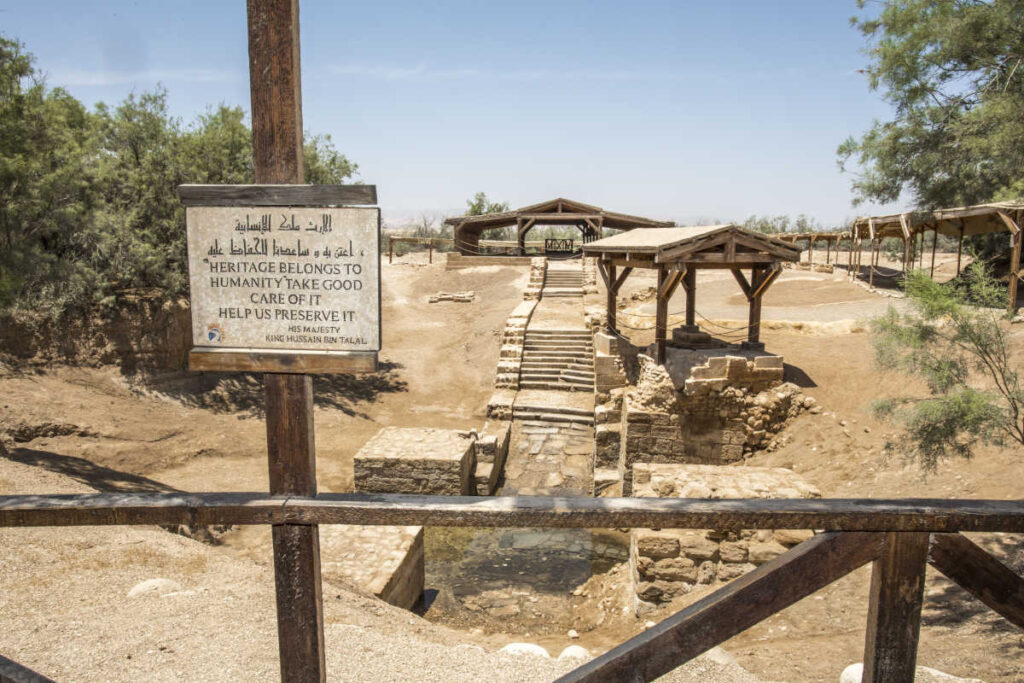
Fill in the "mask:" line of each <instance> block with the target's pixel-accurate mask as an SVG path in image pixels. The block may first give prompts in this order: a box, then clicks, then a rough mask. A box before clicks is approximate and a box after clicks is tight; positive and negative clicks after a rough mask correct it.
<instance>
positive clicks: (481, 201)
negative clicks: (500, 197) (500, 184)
mask: <svg viewBox="0 0 1024 683" xmlns="http://www.w3.org/2000/svg"><path fill="white" fill-rule="evenodd" d="M502 211H508V202H492V201H491V200H490V199H488V198H487V193H486V192H477V193H476V194H475V195H473V198H472V199H468V200H466V213H465V215H466V216H482V215H483V214H485V213H501V212H502Z"/></svg>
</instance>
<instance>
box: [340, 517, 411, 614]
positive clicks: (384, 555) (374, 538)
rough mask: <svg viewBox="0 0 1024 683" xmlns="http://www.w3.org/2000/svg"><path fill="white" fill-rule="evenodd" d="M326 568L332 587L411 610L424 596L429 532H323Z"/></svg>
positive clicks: (358, 529) (369, 528)
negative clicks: (341, 585) (338, 584)
mask: <svg viewBox="0 0 1024 683" xmlns="http://www.w3.org/2000/svg"><path fill="white" fill-rule="evenodd" d="M320 566H321V568H322V572H323V577H324V579H326V580H328V581H337V582H343V583H349V584H352V585H354V586H357V587H359V588H361V589H362V590H365V591H366V592H368V593H371V594H373V595H375V596H377V597H378V598H380V599H381V600H384V601H385V602H387V603H390V604H392V605H395V606H397V607H402V608H404V609H411V608H412V607H413V606H414V605H415V604H416V602H417V601H418V600H419V599H420V596H421V595H422V594H423V584H424V560H423V527H419V526H404V527H403V526H359V525H341V524H337V525H334V524H332V525H324V526H321V527H320Z"/></svg>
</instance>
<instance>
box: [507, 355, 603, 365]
mask: <svg viewBox="0 0 1024 683" xmlns="http://www.w3.org/2000/svg"><path fill="white" fill-rule="evenodd" d="M523 362H524V363H572V362H576V363H583V364H586V365H587V366H588V367H589V366H590V365H592V364H593V363H592V357H591V355H590V354H589V353H570V352H568V351H550V352H549V351H527V352H525V353H524V354H523Z"/></svg>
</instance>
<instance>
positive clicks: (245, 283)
mask: <svg viewBox="0 0 1024 683" xmlns="http://www.w3.org/2000/svg"><path fill="white" fill-rule="evenodd" d="M179 194H180V196H181V198H182V201H183V202H184V203H185V204H186V212H185V220H186V227H187V233H188V264H189V289H190V300H191V308H192V343H193V349H192V352H191V354H190V357H189V365H190V367H191V368H192V369H193V370H231V371H239V370H246V371H254V372H296V373H309V372H372V371H373V370H374V369H375V368H376V359H377V352H378V351H379V350H380V338H381V332H380V209H379V208H377V207H376V206H347V205H345V204H346V203H349V204H351V203H354V202H353V200H355V202H358V203H363V204H365V203H376V191H375V189H374V188H373V187H372V186H305V185H251V186H249V185H247V186H235V185H227V186H225V185H183V186H181V187H180V188H179Z"/></svg>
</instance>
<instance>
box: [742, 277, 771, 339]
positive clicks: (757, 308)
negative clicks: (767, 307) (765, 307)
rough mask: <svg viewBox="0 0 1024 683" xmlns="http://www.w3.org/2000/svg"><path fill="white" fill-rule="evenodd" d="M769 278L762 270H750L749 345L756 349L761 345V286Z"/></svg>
mask: <svg viewBox="0 0 1024 683" xmlns="http://www.w3.org/2000/svg"><path fill="white" fill-rule="evenodd" d="M767 276H768V273H767V271H765V270H764V269H762V268H751V269H750V293H751V297H750V314H749V316H748V317H747V326H748V329H747V343H748V344H749V345H750V346H751V347H754V348H757V347H758V346H759V345H760V344H761V294H762V292H761V291H760V290H761V284H762V283H763V282H764V278H765V277H767Z"/></svg>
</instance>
